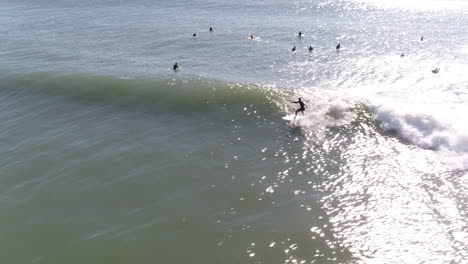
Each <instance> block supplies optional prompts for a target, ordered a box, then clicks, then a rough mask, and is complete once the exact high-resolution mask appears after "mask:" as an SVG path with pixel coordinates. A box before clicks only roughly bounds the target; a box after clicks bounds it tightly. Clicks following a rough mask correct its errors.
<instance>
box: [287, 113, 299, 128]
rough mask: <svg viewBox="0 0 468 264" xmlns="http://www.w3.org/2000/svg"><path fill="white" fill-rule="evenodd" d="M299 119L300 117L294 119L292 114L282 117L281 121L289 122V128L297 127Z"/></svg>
mask: <svg viewBox="0 0 468 264" xmlns="http://www.w3.org/2000/svg"><path fill="white" fill-rule="evenodd" d="M300 118H301V117H300V116H297V117H296V118H294V114H290V115H286V116H283V120H286V121H289V125H291V126H297V120H299V119H300Z"/></svg>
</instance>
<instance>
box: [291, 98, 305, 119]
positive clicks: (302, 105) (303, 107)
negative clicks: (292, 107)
mask: <svg viewBox="0 0 468 264" xmlns="http://www.w3.org/2000/svg"><path fill="white" fill-rule="evenodd" d="M293 103H295V104H299V109H297V110H296V114H295V115H294V118H296V116H297V113H299V112H302V115H304V110H305V108H306V105H305V104H304V102H303V101H302V100H301V98H300V97H299V100H297V101H296V102H293Z"/></svg>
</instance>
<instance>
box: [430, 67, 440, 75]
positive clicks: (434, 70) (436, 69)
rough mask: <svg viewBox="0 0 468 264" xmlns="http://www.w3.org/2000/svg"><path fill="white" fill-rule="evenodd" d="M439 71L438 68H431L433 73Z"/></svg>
mask: <svg viewBox="0 0 468 264" xmlns="http://www.w3.org/2000/svg"><path fill="white" fill-rule="evenodd" d="M439 71H440V68H435V69H432V73H434V74H436V73H439Z"/></svg>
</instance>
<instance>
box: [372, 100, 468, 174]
mask: <svg viewBox="0 0 468 264" xmlns="http://www.w3.org/2000/svg"><path fill="white" fill-rule="evenodd" d="M371 109H372V111H373V113H374V118H375V119H376V120H378V121H380V122H381V124H380V125H381V128H382V129H384V130H387V131H388V130H392V131H395V132H396V133H398V135H399V136H400V137H401V138H402V139H404V140H406V141H409V142H411V143H412V144H415V145H417V146H419V147H421V148H425V149H431V150H434V151H437V152H438V154H439V155H440V157H441V159H442V160H444V161H445V162H446V163H450V165H452V166H455V167H457V168H466V167H468V122H467V120H463V119H460V117H459V116H457V114H458V115H459V113H466V111H468V109H466V107H461V106H460V107H456V108H454V107H453V106H452V108H450V109H449V108H447V105H444V104H440V105H430V104H429V105H428V104H401V103H386V104H378V105H374V106H372V107H371Z"/></svg>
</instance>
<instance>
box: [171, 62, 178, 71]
mask: <svg viewBox="0 0 468 264" xmlns="http://www.w3.org/2000/svg"><path fill="white" fill-rule="evenodd" d="M172 69H173V70H174V71H177V70H178V69H179V64H177V62H176V63H175V64H174V66H172Z"/></svg>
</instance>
